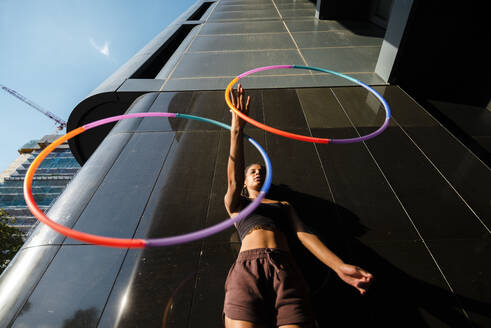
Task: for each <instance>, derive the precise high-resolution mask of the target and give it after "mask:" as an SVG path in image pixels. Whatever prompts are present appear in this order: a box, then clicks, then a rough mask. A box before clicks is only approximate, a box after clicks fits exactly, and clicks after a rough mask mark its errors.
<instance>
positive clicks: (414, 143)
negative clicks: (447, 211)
mask: <svg viewBox="0 0 491 328" xmlns="http://www.w3.org/2000/svg"><path fill="white" fill-rule="evenodd" d="M392 120H393V121H394V122H395V123H396V124H397V125H398V126H399V128H400V129H401V130H402V132H404V134H405V135H406V136H407V137H408V138H409V140H411V142H412V143H413V145H414V146H416V148H417V149H418V150H419V151H420V152H421V154H423V156H424V157H425V158H426V159H427V160H428V162H430V164H431V165H432V166H433V168H434V169H435V170H436V171H437V172H438V174H440V176H441V177H442V178H443V179H444V180H445V182H446V183H447V184H448V185H449V186H450V188H452V190H453V191H454V192H455V193H456V194H457V196H459V198H460V200H461V201H462V202H463V203H464V204H465V205H466V206H467V207H468V208H469V210H470V211H471V212H472V214H474V216H475V217H476V218H477V220H478V221H479V222H480V223H481V224H482V225H483V227H484V228H485V229H486V230H487V231H488V233H491V230H490V229H489V228H488V226H487V225H486V223H484V222H483V221H482V220H481V218H480V217H479V215H478V214H477V213H476V212H475V211H474V210H473V209H472V207H471V206H470V205H469V204H468V203H467V202H466V201H465V199H464V197H462V195H461V194H460V193H459V192H458V191H457V189H456V188H455V187H454V186H453V185H452V183H451V182H450V181H449V180H448V179H447V178H446V177H445V175H444V174H443V172H442V171H440V169H439V168H438V167H437V166H436V164H435V163H433V161H432V160H431V159H430V158H429V157H428V156H427V155H426V153H425V152H424V151H423V149H421V148H420V147H419V146H418V144H417V143H416V142H415V141H414V140H413V138H411V137H410V136H409V134H408V133H407V132H406V131H405V130H404V128H403V127H402V126H401V125H400V124H399V122H397V120H396V119H395V118H394V117H392Z"/></svg>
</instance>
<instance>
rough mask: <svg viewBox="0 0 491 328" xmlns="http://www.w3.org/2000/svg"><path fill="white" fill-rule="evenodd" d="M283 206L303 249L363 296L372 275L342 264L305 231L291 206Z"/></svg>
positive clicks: (319, 241) (322, 244)
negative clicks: (286, 209) (287, 212)
mask: <svg viewBox="0 0 491 328" xmlns="http://www.w3.org/2000/svg"><path fill="white" fill-rule="evenodd" d="M285 205H287V208H288V211H289V214H290V219H291V222H292V225H293V228H294V230H295V231H296V233H297V237H298V239H299V240H300V242H301V243H302V245H304V246H305V248H307V249H308V250H309V251H310V252H311V253H312V254H314V256H315V257H317V258H318V259H319V260H320V261H321V262H322V263H324V264H325V265H327V266H328V267H329V268H331V269H332V270H333V271H334V272H336V274H337V275H338V276H339V278H341V280H343V281H344V282H346V283H347V284H349V285H351V286H353V287H355V288H356V289H357V290H358V291H359V292H360V294H362V295H364V294H365V293H366V292H367V288H368V287H369V286H370V284H371V282H372V281H373V276H372V274H371V273H369V272H367V271H365V270H363V269H362V268H360V267H357V266H354V265H351V264H346V263H344V262H343V260H341V259H340V258H339V257H338V256H337V255H336V254H334V253H333V252H332V251H331V250H330V249H329V248H327V247H326V245H324V243H323V242H322V241H321V240H320V239H319V237H317V235H315V234H313V233H311V232H309V230H308V229H306V227H305V226H304V224H303V222H302V220H300V218H299V217H298V215H297V213H296V211H295V209H294V208H293V206H291V205H290V204H288V203H286V202H285Z"/></svg>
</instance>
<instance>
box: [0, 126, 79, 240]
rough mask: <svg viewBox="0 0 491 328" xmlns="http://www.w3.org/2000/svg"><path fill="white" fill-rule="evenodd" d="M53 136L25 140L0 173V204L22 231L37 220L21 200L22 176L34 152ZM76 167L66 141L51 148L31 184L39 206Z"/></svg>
mask: <svg viewBox="0 0 491 328" xmlns="http://www.w3.org/2000/svg"><path fill="white" fill-rule="evenodd" d="M57 137H59V136H57V135H47V136H45V137H43V138H41V139H40V140H31V141H30V142H28V143H26V144H25V145H23V146H22V147H21V149H19V153H20V156H19V158H18V159H17V160H16V161H14V162H13V163H12V165H11V166H10V167H9V168H7V169H6V170H5V171H4V172H2V174H1V175H0V208H2V209H4V210H5V211H6V212H7V213H8V214H9V215H11V216H13V217H14V218H15V223H14V224H13V226H15V227H17V228H19V229H20V230H21V231H22V232H23V233H25V234H26V235H28V234H29V231H31V229H32V228H33V227H34V226H35V225H36V224H37V222H38V221H37V220H36V218H34V217H33V216H32V214H31V212H30V211H29V209H28V208H27V205H26V202H25V200H24V193H23V192H24V189H23V184H24V176H25V174H26V172H27V169H28V168H29V165H31V163H32V161H33V160H34V159H35V158H36V156H37V155H38V154H39V153H40V152H41V151H42V149H43V148H45V147H46V146H47V145H49V143H51V142H52V141H54V140H55V139H56V138H57ZM79 169H80V164H79V163H78V162H77V161H76V160H75V158H74V157H73V155H72V153H71V151H70V149H69V147H68V144H67V143H64V144H62V145H60V146H59V147H58V148H57V149H56V150H54V151H53V152H51V154H49V155H48V157H46V159H45V160H44V161H43V163H42V164H41V166H40V167H39V168H38V170H37V171H36V175H35V177H34V180H33V184H32V186H33V188H32V194H33V196H34V200H35V201H36V203H37V205H38V206H39V208H40V209H42V210H43V211H47V210H48V209H49V207H50V205H51V204H52V203H53V202H54V201H55V200H56V199H57V198H58V196H60V194H61V193H62V192H63V190H64V189H65V187H66V185H67V184H68V183H69V182H70V180H71V179H72V178H73V176H74V175H75V174H76V173H77V172H78V170H79Z"/></svg>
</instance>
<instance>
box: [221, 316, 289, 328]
mask: <svg viewBox="0 0 491 328" xmlns="http://www.w3.org/2000/svg"><path fill="white" fill-rule="evenodd" d="M284 327H285V326H284ZM287 327H290V326H287ZM294 327H297V326H294ZM225 328H268V327H267V326H265V325H260V324H257V323H254V322H250V321H242V320H232V319H230V318H228V317H227V316H225Z"/></svg>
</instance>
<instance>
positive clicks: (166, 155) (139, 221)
mask: <svg viewBox="0 0 491 328" xmlns="http://www.w3.org/2000/svg"><path fill="white" fill-rule="evenodd" d="M155 99H157V98H155ZM154 101H155V100H154ZM152 105H153V102H152V104H151V105H150V106H149V107H148V108H149V109H150V107H151V106H152ZM140 123H141V121H140ZM175 139H176V135H175V134H174V137H173V138H172V141H171V143H170V145H169V149H168V150H167V154H165V158H164V160H163V162H162V165H161V166H160V169H159V173H158V174H157V178H156V179H155V182H154V183H153V186H152V190H151V191H150V194H149V196H148V198H147V201H146V202H145V206H144V207H143V209H142V213H141V215H140V218H139V219H138V223H137V224H136V227H135V230H134V231H133V234H132V235H131V238H132V239H134V238H135V234H136V232H137V231H138V227H139V226H140V223H141V219H142V217H143V214H144V213H145V210H146V208H147V206H148V203H149V202H150V198H151V196H152V194H153V191H154V190H155V186H156V185H157V182H158V180H159V177H160V174H161V173H162V170H163V168H164V166H165V163H166V162H167V158H168V157H169V153H170V151H171V148H172V145H174V141H175ZM144 250H145V249H142V250H141V251H142V252H143V251H144ZM129 251H130V250H129V249H127V250H126V253H125V255H124V257H123V260H122V261H121V265H120V266H119V269H118V273H117V274H116V277H115V278H114V281H113V284H112V286H111V289H110V290H109V293H108V296H107V298H106V302H105V303H104V306H103V307H102V311H101V315H100V316H99V319H98V320H97V325H96V327H97V326H99V322H100V321H101V319H102V316H103V314H104V311H105V309H106V306H107V303H108V302H109V299H110V298H111V294H112V292H113V289H114V286H115V285H116V282H117V280H118V277H119V274H120V273H121V269H122V268H123V265H124V262H125V260H126V257H127V256H128V252H129ZM133 269H135V268H133Z"/></svg>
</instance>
